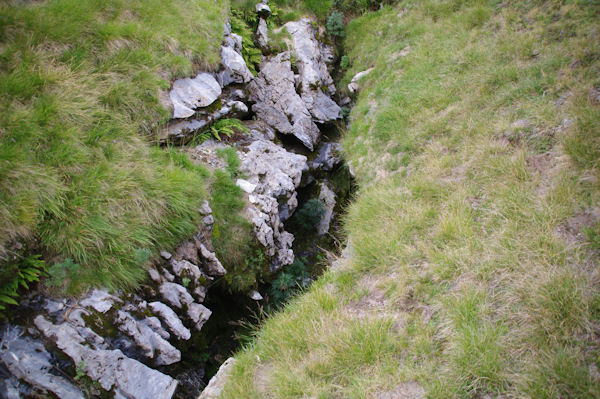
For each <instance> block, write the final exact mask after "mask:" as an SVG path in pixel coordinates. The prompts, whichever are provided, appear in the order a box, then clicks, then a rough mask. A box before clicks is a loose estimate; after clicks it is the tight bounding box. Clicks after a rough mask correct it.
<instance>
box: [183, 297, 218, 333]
mask: <svg viewBox="0 0 600 399" xmlns="http://www.w3.org/2000/svg"><path fill="white" fill-rule="evenodd" d="M187 314H188V316H190V319H192V321H193V322H194V323H196V325H195V327H196V330H198V331H200V330H201V329H202V326H203V325H204V323H206V321H207V320H208V319H209V318H210V315H211V314H212V312H211V311H210V309H208V308H207V307H206V306H204V305H201V304H199V303H195V302H194V303H190V304H189V305H188V310H187Z"/></svg>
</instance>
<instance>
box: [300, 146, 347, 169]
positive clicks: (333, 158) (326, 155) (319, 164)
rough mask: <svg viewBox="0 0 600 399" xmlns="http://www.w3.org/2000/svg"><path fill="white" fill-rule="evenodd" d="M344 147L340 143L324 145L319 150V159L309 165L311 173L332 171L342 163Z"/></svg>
mask: <svg viewBox="0 0 600 399" xmlns="http://www.w3.org/2000/svg"><path fill="white" fill-rule="evenodd" d="M341 151H342V146H341V144H340V143H322V144H321V145H320V146H319V148H318V150H317V157H316V158H315V159H314V160H312V161H310V162H309V163H308V168H309V169H310V170H311V171H318V170H323V171H327V172H328V171H331V170H333V168H335V167H336V166H337V165H339V164H340V163H341V162H342V157H341Z"/></svg>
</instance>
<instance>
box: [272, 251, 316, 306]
mask: <svg viewBox="0 0 600 399" xmlns="http://www.w3.org/2000/svg"><path fill="white" fill-rule="evenodd" d="M305 262H306V261H305V260H304V259H302V258H298V259H296V260H294V263H292V264H291V265H289V266H287V267H285V268H284V269H283V270H282V271H281V272H280V273H279V275H278V276H277V278H276V279H275V280H273V283H272V284H271V288H270V289H269V298H270V300H271V306H272V307H273V308H278V307H279V306H281V305H282V304H284V303H285V302H286V301H287V300H288V299H289V298H290V297H291V296H292V295H293V294H294V293H295V292H296V291H298V289H301V288H305V287H306V286H308V284H309V283H310V274H309V273H308V271H307V269H306V264H305Z"/></svg>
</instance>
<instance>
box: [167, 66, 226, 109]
mask: <svg viewBox="0 0 600 399" xmlns="http://www.w3.org/2000/svg"><path fill="white" fill-rule="evenodd" d="M220 95H221V86H219V82H217V81H216V79H215V78H214V77H213V76H212V75H211V74H209V73H206V72H201V73H199V74H198V75H197V76H196V77H195V78H193V79H190V78H184V79H178V80H176V81H175V82H173V88H172V89H171V92H170V93H169V96H170V97H171V102H172V103H173V118H188V117H190V116H192V115H194V110H195V109H196V108H200V107H207V106H209V105H210V104H212V103H213V102H214V101H215V100H216V99H217V98H219V96H220Z"/></svg>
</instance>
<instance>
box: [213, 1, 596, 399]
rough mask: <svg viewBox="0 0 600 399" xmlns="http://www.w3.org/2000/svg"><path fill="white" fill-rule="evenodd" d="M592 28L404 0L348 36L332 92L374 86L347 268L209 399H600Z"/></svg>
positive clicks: (359, 147)
mask: <svg viewBox="0 0 600 399" xmlns="http://www.w3.org/2000/svg"><path fill="white" fill-rule="evenodd" d="M599 16H600V10H599V8H598V6H597V4H595V3H594V2H587V1H577V0H567V1H545V2H529V1H511V2H503V3H500V2H497V1H489V2H488V1H481V0H479V1H477V0H474V1H464V0H420V1H416V0H414V1H412V0H411V1H403V2H400V3H399V4H398V5H397V6H395V7H389V6H388V7H384V8H383V9H382V10H380V11H377V12H374V13H370V14H366V15H364V16H362V17H360V18H358V19H356V20H354V21H352V22H350V23H348V24H347V26H346V41H345V48H346V50H347V54H348V57H349V61H350V62H349V64H348V65H350V68H349V69H348V71H347V72H346V74H345V77H344V82H345V83H348V81H349V79H350V78H351V77H352V76H354V75H355V74H356V73H357V72H359V71H362V70H366V69H368V68H370V67H374V70H373V72H371V74H369V75H368V76H367V77H366V78H365V79H364V80H363V81H362V82H361V87H362V89H361V92H360V93H359V95H358V97H357V104H356V106H355V107H354V109H353V111H352V115H351V119H352V127H351V129H350V131H349V132H347V134H346V135H345V137H344V140H343V146H344V149H345V153H346V157H347V158H348V159H349V160H350V162H351V165H352V167H353V170H354V172H355V174H356V176H357V179H358V182H359V186H360V192H359V194H358V195H357V198H356V201H355V202H354V204H353V205H352V206H351V207H350V209H349V213H348V215H347V217H346V219H345V229H346V231H347V233H348V235H349V242H350V244H349V247H350V249H349V253H350V256H349V257H346V258H342V259H340V260H339V261H338V262H336V264H335V265H334V267H333V268H332V269H331V270H330V271H328V272H326V273H325V275H324V276H323V277H321V278H320V279H319V280H318V281H317V282H316V283H315V284H313V285H312V286H311V288H310V289H308V291H307V292H306V293H304V294H303V295H301V296H299V297H297V298H295V299H294V300H292V301H290V302H289V303H288V304H287V305H286V306H285V307H284V309H283V311H281V312H280V313H278V314H275V315H273V316H270V318H269V319H267V320H266V321H265V322H264V324H263V326H262V327H261V329H260V331H257V332H256V340H255V341H253V342H251V343H249V344H248V345H247V346H246V347H245V348H244V350H242V351H241V352H240V353H239V354H238V355H237V358H238V362H237V364H236V366H235V367H234V369H233V373H232V377H231V379H230V380H229V382H228V384H227V385H226V388H225V391H224V393H223V395H222V397H224V398H238V397H245V398H247V397H256V398H292V397H298V398H300V397H315V398H376V397H428V398H481V397H488V396H489V397H524V398H566V397H569V398H597V397H600V388H599V387H600V381H598V373H597V371H596V370H598V367H600V363H599V362H600V361H599V359H600V348H599V343H598V340H597V336H598V334H599V333H600V331H599V327H598V320H599V319H600V295H599V287H598V279H597V272H598V264H599V258H598V256H599V247H598V237H599V236H600V234H599V230H598V228H599V225H598V220H597V216H595V214H596V213H597V211H596V210H597V209H598V206H599V204H598V199H599V198H600V184H599V180H600V179H599V178H600V176H599V174H600V165H599V161H598V160H599V159H600V157H599V156H598V155H599V154H600V129H599V123H600V114H599V109H600V100H599V99H598V92H599V87H600V56H599V52H598V46H597V43H598V40H599V34H600V33H599V31H598V21H599ZM586 240H589V242H587V241H586Z"/></svg>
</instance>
